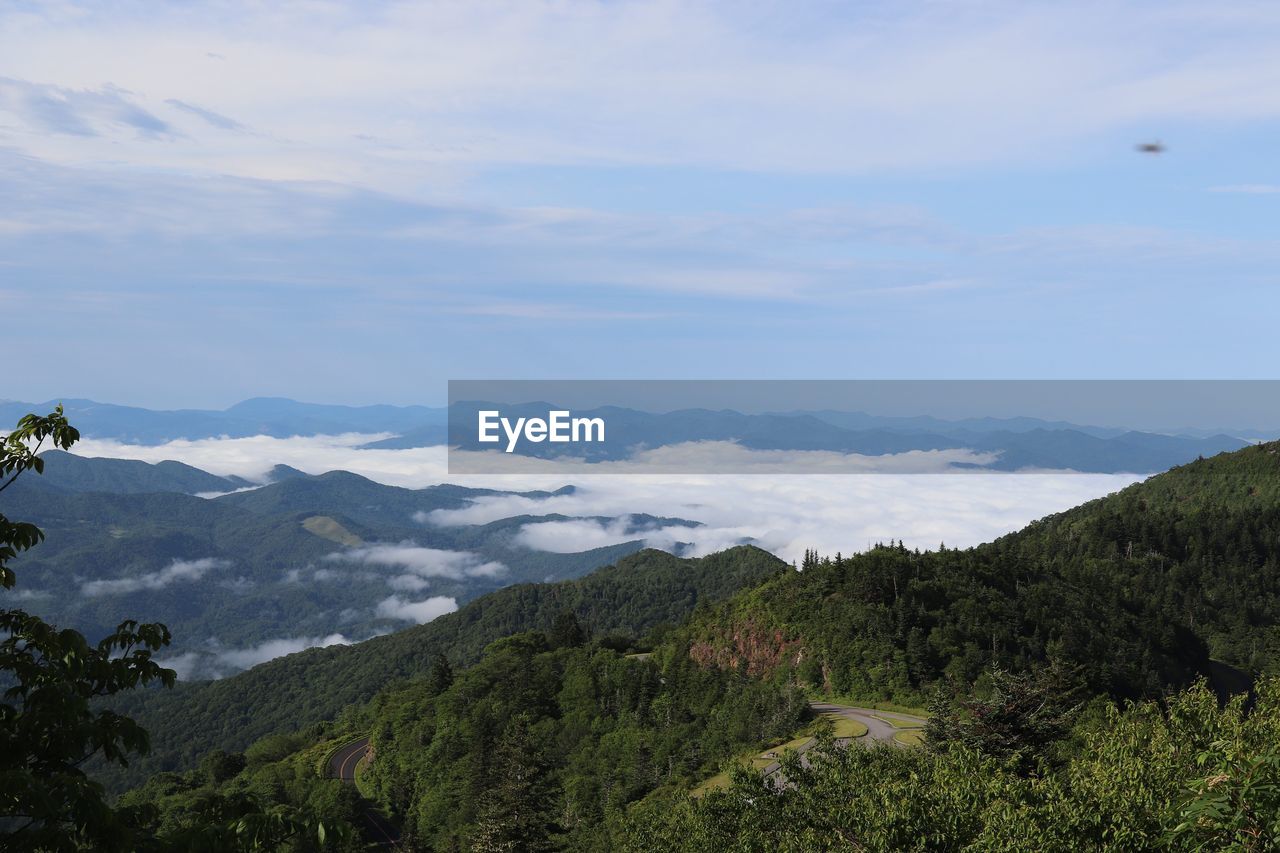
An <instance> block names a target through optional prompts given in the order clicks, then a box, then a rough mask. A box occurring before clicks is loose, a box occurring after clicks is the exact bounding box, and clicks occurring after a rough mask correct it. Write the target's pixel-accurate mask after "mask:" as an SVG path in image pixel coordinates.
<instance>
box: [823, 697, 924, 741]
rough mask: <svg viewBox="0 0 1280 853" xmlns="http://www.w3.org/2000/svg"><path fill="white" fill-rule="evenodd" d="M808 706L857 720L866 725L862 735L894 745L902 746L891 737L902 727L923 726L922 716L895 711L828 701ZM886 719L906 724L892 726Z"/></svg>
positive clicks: (836, 715)
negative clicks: (865, 730)
mask: <svg viewBox="0 0 1280 853" xmlns="http://www.w3.org/2000/svg"><path fill="white" fill-rule="evenodd" d="M809 707H810V708H812V709H813V712H814V713H815V714H827V715H828V716H832V717H846V718H848V719H850V720H857V721H858V722H860V723H862V724H863V725H864V726H866V727H867V733H866V734H865V735H863V737H866V738H868V739H870V740H878V741H881V742H883V743H888V744H893V745H895V746H902V744H901V742H899V741H896V740H894V739H893V736H894V734H895V733H897V732H900V731H902V729H903V728H909V727H912V726H923V725H924V724H925V719H924V717H916V716H913V715H912V714H900V713H898V712H897V711H877V710H875V709H873V708H852V707H850V706H848V705H833V704H831V703H830V702H810V703H809ZM887 720H896V721H898V722H901V723H905V724H906V726H904V727H894V725H893V724H892V723H889V722H886V721H887Z"/></svg>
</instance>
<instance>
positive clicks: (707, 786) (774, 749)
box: [689, 715, 867, 797]
mask: <svg viewBox="0 0 1280 853" xmlns="http://www.w3.org/2000/svg"><path fill="white" fill-rule="evenodd" d="M824 716H827V717H829V719H830V720H831V722H832V724H833V725H834V727H835V736H836V737H843V738H859V737H862V736H863V735H865V734H866V733H867V727H866V726H864V725H863V724H862V723H860V722H858V721H857V720H851V719H849V718H847V717H839V716H835V715H824ZM812 728H813V726H812V725H810V726H807V727H806V728H805V729H804V730H803V731H802V732H801V734H799V735H797V736H796V737H794V738H792V739H791V740H789V741H787V742H786V743H780V744H778V745H777V746H771V747H769V748H768V749H764V750H761V751H760V752H757V753H755V754H753V755H744V756H740V757H739V758H738V759H737V762H738V763H739V764H740V765H742V766H743V767H750V768H752V769H754V770H759V771H763V770H764V769H765V768H766V767H768V766H769V765H770V764H774V763H776V762H778V761H780V760H781V759H782V756H783V755H784V754H786V751H787V750H788V749H794V750H796V751H797V752H798V751H799V750H800V749H801V748H802V747H806V746H807V745H808V744H809V742H810V741H812V740H813V735H812V734H809V732H810V731H811V730H812ZM728 787H729V772H728V771H727V770H726V771H724V772H723V773H717V774H716V775H714V776H712V777H711V778H710V779H708V780H706V781H705V782H703V783H702V784H700V785H698V786H697V787H696V788H694V789H693V790H692V791H690V792H689V795H690V796H692V797H701V796H703V795H704V794H706V793H707V792H708V791H714V790H723V789H725V788H728Z"/></svg>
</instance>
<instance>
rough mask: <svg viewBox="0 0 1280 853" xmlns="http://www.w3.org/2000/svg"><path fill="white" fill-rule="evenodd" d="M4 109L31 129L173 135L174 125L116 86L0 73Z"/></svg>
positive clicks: (81, 134)
mask: <svg viewBox="0 0 1280 853" xmlns="http://www.w3.org/2000/svg"><path fill="white" fill-rule="evenodd" d="M0 111H3V112H5V113H8V114H9V115H11V116H12V117H14V118H16V119H17V120H19V121H21V122H23V123H24V125H25V126H26V127H27V128H28V129H29V130H31V131H36V132H43V133H53V134H64V135H69V136H78V137H86V138H87V137H99V136H102V135H104V134H109V133H111V131H112V130H114V129H115V128H123V129H127V130H129V131H132V132H133V133H134V134H136V135H138V136H140V137H143V138H146V139H158V138H162V137H168V136H172V135H173V134H174V131H173V128H172V127H170V126H169V124H168V123H167V122H165V121H164V120H162V119H160V118H158V117H157V116H155V115H154V114H152V113H151V112H149V111H148V110H146V109H145V108H143V107H142V106H140V105H139V104H138V103H137V102H136V101H135V100H134V98H133V96H132V93H130V92H126V91H124V90H123V89H120V88H118V87H116V86H111V85H108V86H104V87H101V88H98V89H88V88H86V89H75V88H67V87H63V86H56V85H50V84H47V83H33V82H30V81H27V80H17V79H14V78H12V77H0Z"/></svg>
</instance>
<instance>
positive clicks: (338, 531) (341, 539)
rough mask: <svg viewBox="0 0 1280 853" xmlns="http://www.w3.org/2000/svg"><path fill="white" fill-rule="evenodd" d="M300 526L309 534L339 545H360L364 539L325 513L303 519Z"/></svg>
mask: <svg viewBox="0 0 1280 853" xmlns="http://www.w3.org/2000/svg"><path fill="white" fill-rule="evenodd" d="M302 527H303V528H304V529H305V530H306V531H307V532H308V533H310V534H312V535H314V536H319V537H320V538H321V539H328V540H329V541H330V542H337V543H338V544H339V545H362V544H364V540H363V539H361V538H360V537H359V536H357V535H355V534H354V533H352V532H351V531H350V530H348V529H347V528H345V527H343V526H342V525H341V524H340V523H339V522H338V520H337V519H334V518H330V517H329V516H327V515H313V516H311V517H310V518H307V519H304V520H303V522H302Z"/></svg>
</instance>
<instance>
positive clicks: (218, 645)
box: [0, 452, 693, 678]
mask: <svg viewBox="0 0 1280 853" xmlns="http://www.w3.org/2000/svg"><path fill="white" fill-rule="evenodd" d="M45 458H46V463H47V466H46V475H47V476H45V477H39V476H31V477H24V478H23V479H22V480H20V481H18V482H17V483H15V484H14V486H13V488H11V489H7V490H5V492H4V493H3V494H0V511H3V512H6V513H10V514H12V515H13V516H14V517H20V518H24V519H28V520H30V521H31V522H33V523H35V524H37V525H38V526H39V527H40V528H41V529H43V530H44V531H45V534H46V538H45V541H44V543H42V545H41V547H40V548H39V549H36V550H34V551H33V552H32V553H31V554H30V555H24V557H23V559H22V567H23V569H24V584H23V591H22V594H23V606H24V607H26V608H27V609H28V610H30V611H32V612H34V613H37V614H39V615H40V616H42V617H43V618H46V619H49V620H51V621H53V622H55V623H56V624H59V625H62V626H65V627H72V628H75V629H77V630H80V631H82V632H84V633H86V634H88V635H92V636H97V635H101V634H105V633H107V632H108V631H110V630H111V629H113V628H114V627H115V626H116V624H117V623H118V622H119V621H120V619H122V618H123V617H124V616H125V615H136V616H141V617H144V618H147V619H154V620H156V621H160V622H163V623H165V624H166V625H168V626H169V628H170V629H171V630H172V631H173V635H174V643H173V645H172V646H171V647H170V648H169V649H168V650H167V651H166V658H165V659H166V660H167V661H168V662H170V664H171V665H172V666H174V667H175V668H176V669H178V670H179V672H180V675H181V676H182V677H183V678H187V677H209V676H212V675H223V674H228V673H230V672H234V671H238V670H240V669H244V668H245V667H246V666H249V665H252V663H256V662H258V660H262V659H265V658H267V657H271V656H272V649H276V648H283V649H284V650H286V651H287V650H288V649H289V648H298V647H301V646H304V645H307V644H315V643H317V642H319V641H320V640H321V639H322V638H326V637H332V636H333V635H335V634H340V635H341V636H343V637H345V638H347V639H350V640H362V639H367V638H368V637H371V636H374V635H375V634H385V633H390V632H391V631H394V630H397V629H400V628H403V627H405V626H406V625H409V624H412V619H411V618H409V616H408V615H406V614H404V613H400V612H396V611H394V610H387V609H386V608H385V606H384V603H385V602H387V601H388V600H389V599H391V600H392V601H393V603H394V602H396V601H404V602H421V601H426V600H428V599H431V598H437V599H446V600H447V599H452V600H453V601H454V602H457V603H465V602H467V601H470V600H471V599H473V598H475V597H476V596H479V595H483V594H484V593H486V592H490V591H492V590H494V589H497V588H500V587H502V586H505V585H509V584H513V583H522V582H529V581H544V580H562V579H565V578H572V577H579V576H581V575H583V574H585V573H587V572H589V571H591V570H593V569H596V568H598V567H600V566H604V565H608V564H610V563H612V562H614V561H616V560H617V559H619V558H620V557H622V556H624V555H626V554H630V553H634V552H635V551H638V550H639V549H640V548H641V547H642V545H643V533H642V532H641V531H642V530H643V529H644V528H646V527H649V526H654V525H680V524H692V523H693V522H686V521H681V520H679V519H654V518H650V517H648V516H635V517H632V518H631V519H630V520H629V522H628V523H629V524H631V525H632V527H633V529H635V530H636V537H635V539H633V540H632V541H628V542H621V543H618V544H616V545H611V546H606V547H601V548H594V549H591V550H588V551H583V552H578V553H567V554H560V553H552V552H546V551H538V550H534V549H530V548H527V547H524V546H523V545H522V544H521V543H520V542H519V539H518V534H519V533H520V531H521V528H522V527H523V525H525V524H529V523H537V522H543V521H558V520H564V519H565V518H566V517H565V516H560V515H553V516H533V515H522V516H517V517H515V518H511V519H499V520H497V521H493V522H490V523H488V524H481V525H456V526H438V525H434V524H431V523H429V522H427V521H425V520H424V519H425V518H426V516H425V514H426V513H429V512H430V511H432V510H435V509H461V508H465V507H467V506H470V505H471V503H472V501H474V500H475V499H477V498H482V497H487V496H494V495H503V494H506V495H511V494H515V493H502V492H496V491H492V490H482V489H466V488H463V487H458V486H437V487H432V488H427V489H401V488H396V487H392V486H385V485H381V484H379V483H375V482H373V481H370V480H367V479H365V478H363V477H359V476H357V475H354V474H348V473H345V472H331V473H329V474H324V475H321V476H317V477H313V476H308V475H306V474H302V473H301V472H296V471H289V470H280V469H277V472H278V473H279V474H280V475H281V476H282V477H283V479H281V480H280V481H279V482H276V483H273V484H271V485H268V486H264V487H261V488H259V489H255V490H252V491H244V492H237V493H234V494H228V495H224V496H222V497H220V498H216V499H212V500H207V499H204V498H199V497H195V496H193V495H190V494H184V493H181V492H179V491H158V490H156V489H158V488H159V487H162V486H163V487H174V488H177V486H178V485H181V486H183V487H184V488H191V489H202V488H205V487H209V486H211V485H214V483H213V482H211V481H210V480H209V479H208V478H213V475H209V474H206V473H205V472H203V471H200V470H199V469H195V468H188V467H187V466H178V467H177V468H171V467H168V466H170V463H160V464H158V465H148V464H146V463H141V462H136V463H135V462H127V461H124V460H113V459H91V458H82V457H77V456H73V455H70V454H65V453H56V452H55V453H50V454H46V457H45ZM172 465H175V466H176V465H177V463H172ZM175 472H176V473H175ZM177 474H182V475H183V476H182V477H177ZM218 479H219V478H213V480H218ZM177 480H181V482H180V483H178V482H177ZM236 485H237V484H236V483H235V482H232V481H225V482H222V486H221V488H222V489H223V490H226V489H231V488H235V487H236ZM520 494H521V495H522V496H524V497H529V498H541V497H547V496H548V495H549V494H550V493H547V492H527V493H520ZM604 521H613V519H604ZM361 545H367V546H386V547H389V548H392V549H395V548H407V549H409V553H408V554H406V555H402V556H400V557H399V558H398V559H401V560H402V562H400V563H396V562H395V560H396V559H397V557H396V554H395V553H394V551H393V552H392V553H391V554H390V556H385V557H382V558H381V561H380V560H379V555H377V554H363V553H361V552H360V551H359V550H358V549H359V546H361ZM423 549H431V551H425V550H423ZM432 552H465V553H462V554H449V553H443V554H436V555H435V556H434V557H433V554H432ZM435 559H438V560H439V563H438V564H433V563H432V561H433V560H435ZM415 561H416V562H415ZM450 561H452V562H450ZM486 564H487V565H488V566H489V569H487V570H484V571H469V569H470V568H471V567H482V566H485V565H486ZM415 566H417V569H416V571H415ZM406 584H407V586H406ZM392 596H399V598H397V599H392ZM445 603H447V602H445ZM441 606H444V603H442V605H441ZM280 653H283V652H280V651H276V652H275V654H280Z"/></svg>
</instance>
